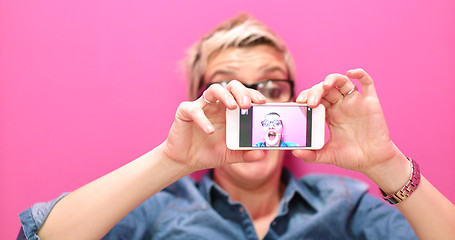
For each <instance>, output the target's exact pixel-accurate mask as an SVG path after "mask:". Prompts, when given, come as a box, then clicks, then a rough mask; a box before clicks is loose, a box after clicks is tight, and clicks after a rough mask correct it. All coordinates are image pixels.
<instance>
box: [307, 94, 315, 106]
mask: <svg viewBox="0 0 455 240" xmlns="http://www.w3.org/2000/svg"><path fill="white" fill-rule="evenodd" d="M315 103H316V97H315V96H314V95H311V96H310V98H309V99H308V104H309V105H314V104H315Z"/></svg>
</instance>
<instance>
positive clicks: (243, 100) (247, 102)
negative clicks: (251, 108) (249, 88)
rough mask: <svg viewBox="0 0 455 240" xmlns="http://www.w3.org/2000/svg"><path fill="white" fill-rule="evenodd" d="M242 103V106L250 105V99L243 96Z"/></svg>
mask: <svg viewBox="0 0 455 240" xmlns="http://www.w3.org/2000/svg"><path fill="white" fill-rule="evenodd" d="M242 103H243V104H245V105H246V104H250V103H251V99H250V98H249V97H248V96H243V97H242Z"/></svg>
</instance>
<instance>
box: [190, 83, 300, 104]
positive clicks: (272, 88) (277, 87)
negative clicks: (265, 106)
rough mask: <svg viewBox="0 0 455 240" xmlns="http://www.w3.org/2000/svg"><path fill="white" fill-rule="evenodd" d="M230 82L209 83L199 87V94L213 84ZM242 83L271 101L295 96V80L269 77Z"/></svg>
mask: <svg viewBox="0 0 455 240" xmlns="http://www.w3.org/2000/svg"><path fill="white" fill-rule="evenodd" d="M229 82H230V81H223V82H213V83H208V84H206V85H205V86H202V87H201V88H200V89H199V92H198V96H199V97H200V96H202V93H203V92H204V91H205V90H207V88H209V87H210V85H212V84H221V85H222V86H223V87H224V86H226V85H227V84H228V83H229ZM242 84H243V85H244V86H245V87H247V88H252V89H256V90H258V91H259V92H260V93H262V95H264V97H265V98H266V99H267V100H269V101H270V102H289V101H290V100H291V99H292V98H293V97H294V82H293V81H291V80H288V79H286V80H283V79H267V80H263V81H260V82H258V83H254V84H246V83H242Z"/></svg>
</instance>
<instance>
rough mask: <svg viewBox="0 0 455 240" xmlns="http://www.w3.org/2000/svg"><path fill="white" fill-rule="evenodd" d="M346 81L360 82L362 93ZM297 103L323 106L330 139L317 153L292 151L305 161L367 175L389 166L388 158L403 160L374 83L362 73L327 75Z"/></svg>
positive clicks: (356, 71)
mask: <svg viewBox="0 0 455 240" xmlns="http://www.w3.org/2000/svg"><path fill="white" fill-rule="evenodd" d="M349 78H352V79H357V80H358V81H359V82H360V84H361V88H362V93H360V92H358V91H357V89H356V86H355V85H354V84H353V83H352V82H351V81H350V79H349ZM297 102H299V103H307V104H308V105H309V106H310V107H316V106H318V105H319V104H323V105H324V106H325V107H326V109H327V110H326V111H327V112H326V122H327V125H328V128H329V130H330V138H329V139H328V141H327V143H326V144H325V146H324V147H323V148H322V149H320V150H317V151H310V150H295V151H294V152H293V153H294V155H295V156H297V157H299V158H302V159H304V160H305V161H306V162H311V163H327V164H332V165H337V166H339V167H342V168H346V169H351V170H355V171H359V172H363V173H365V174H366V175H369V174H370V171H374V170H376V168H381V167H384V166H386V165H390V164H389V163H390V161H389V160H391V159H403V157H402V154H401V152H400V151H399V150H398V148H397V147H396V146H395V145H394V143H393V142H392V140H391V139H390V136H389V131H388V128H387V124H386V122H385V119H384V115H383V113H382V109H381V105H380V103H379V99H378V97H377V95H376V90H375V88H374V85H373V80H372V79H371V78H370V76H369V75H368V74H367V73H366V72H365V71H364V70H362V69H355V70H350V71H348V72H347V76H344V75H341V74H332V75H329V76H327V78H326V79H325V80H324V82H322V83H320V84H317V85H315V86H313V87H312V88H311V89H309V90H306V91H303V92H302V93H301V94H300V95H299V97H298V98H297ZM404 160H405V158H404ZM405 162H406V160H405ZM402 163H403V161H401V163H400V164H402ZM401 166H402V165H401ZM371 174H373V173H371Z"/></svg>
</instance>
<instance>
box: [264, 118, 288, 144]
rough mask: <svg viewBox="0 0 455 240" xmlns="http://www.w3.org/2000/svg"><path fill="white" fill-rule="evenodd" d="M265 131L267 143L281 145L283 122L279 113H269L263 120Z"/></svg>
mask: <svg viewBox="0 0 455 240" xmlns="http://www.w3.org/2000/svg"><path fill="white" fill-rule="evenodd" d="M261 124H262V130H263V132H264V139H265V145H266V146H268V147H279V146H280V143H281V137H282V135H283V122H282V121H281V118H280V116H278V115H277V114H268V115H266V116H265V117H264V119H263V120H262V122H261Z"/></svg>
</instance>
